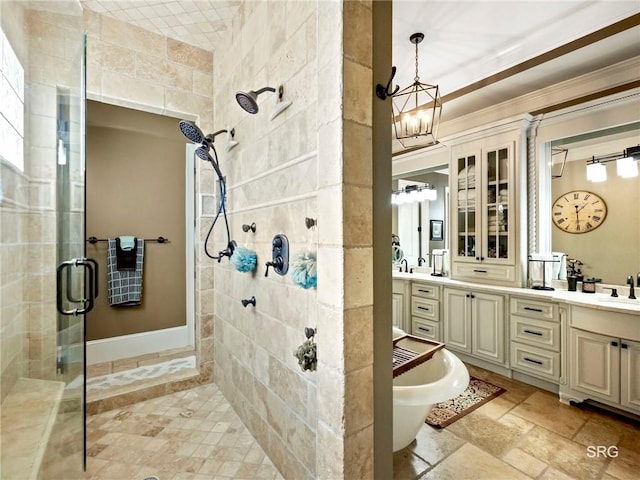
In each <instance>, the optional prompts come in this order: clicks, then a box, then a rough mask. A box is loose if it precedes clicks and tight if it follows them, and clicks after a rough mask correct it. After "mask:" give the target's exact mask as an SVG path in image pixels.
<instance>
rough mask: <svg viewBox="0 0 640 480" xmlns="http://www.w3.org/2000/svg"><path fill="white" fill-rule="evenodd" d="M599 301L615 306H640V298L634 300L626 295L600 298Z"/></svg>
mask: <svg viewBox="0 0 640 480" xmlns="http://www.w3.org/2000/svg"><path fill="white" fill-rule="evenodd" d="M598 303H600V304H602V305H610V306H613V307H622V306H636V307H638V308H640V300H637V299H636V300H633V299H631V298H626V297H605V298H598Z"/></svg>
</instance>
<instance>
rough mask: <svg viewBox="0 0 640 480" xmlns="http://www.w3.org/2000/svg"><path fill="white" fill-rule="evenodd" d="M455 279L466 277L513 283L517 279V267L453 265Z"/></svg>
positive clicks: (477, 264) (470, 264) (474, 264)
mask: <svg viewBox="0 0 640 480" xmlns="http://www.w3.org/2000/svg"><path fill="white" fill-rule="evenodd" d="M452 276H453V277H454V278H457V277H465V278H470V279H473V280H482V279H484V280H495V281H499V282H513V281H515V279H516V267H514V266H512V265H489V264H486V263H480V262H477V263H462V262H456V263H454V264H453V275H452Z"/></svg>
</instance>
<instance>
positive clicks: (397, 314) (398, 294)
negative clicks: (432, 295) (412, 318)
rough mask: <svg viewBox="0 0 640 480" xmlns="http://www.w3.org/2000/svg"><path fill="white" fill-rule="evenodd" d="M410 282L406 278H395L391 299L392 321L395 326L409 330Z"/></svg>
mask: <svg viewBox="0 0 640 480" xmlns="http://www.w3.org/2000/svg"><path fill="white" fill-rule="evenodd" d="M409 294H410V292H409V282H408V281H405V280H398V279H394V280H393V291H392V300H391V312H392V313H391V322H392V323H393V326H394V327H398V328H400V329H402V330H404V331H405V332H407V331H408V330H407V320H406V319H407V311H408V308H407V302H408V300H409Z"/></svg>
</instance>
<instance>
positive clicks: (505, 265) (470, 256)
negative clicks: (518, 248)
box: [450, 142, 516, 282]
mask: <svg viewBox="0 0 640 480" xmlns="http://www.w3.org/2000/svg"><path fill="white" fill-rule="evenodd" d="M474 147H475V148H474ZM513 152H514V147H513V143H512V142H509V143H507V144H503V145H499V146H496V147H484V145H483V144H482V143H481V142H478V143H474V144H467V145H459V146H457V147H456V148H454V149H452V155H453V156H452V159H451V166H452V168H451V180H450V182H451V183H450V188H451V191H452V206H451V207H452V210H453V211H454V213H455V214H454V215H453V216H452V218H453V219H454V221H453V222H452V226H451V227H452V232H451V233H452V235H451V240H452V243H451V250H452V251H451V261H452V265H451V267H452V268H451V272H452V277H453V278H468V279H478V280H479V279H485V280H494V281H500V282H511V281H513V280H514V279H515V276H516V275H515V273H516V271H515V257H516V254H515V245H516V244H515V238H514V236H515V232H514V229H513V228H510V227H511V226H512V225H513V215H514V208H515V202H514V198H515V196H514V193H515V187H514V155H513Z"/></svg>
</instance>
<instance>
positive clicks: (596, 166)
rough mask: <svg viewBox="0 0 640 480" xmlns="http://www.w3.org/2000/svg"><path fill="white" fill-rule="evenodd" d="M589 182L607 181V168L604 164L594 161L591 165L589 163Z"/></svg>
mask: <svg viewBox="0 0 640 480" xmlns="http://www.w3.org/2000/svg"><path fill="white" fill-rule="evenodd" d="M587 180H588V181H590V182H594V183H597V182H604V181H606V180H607V167H605V165H604V163H601V162H600V161H597V160H595V158H593V159H592V161H591V163H588V162H587Z"/></svg>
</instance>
